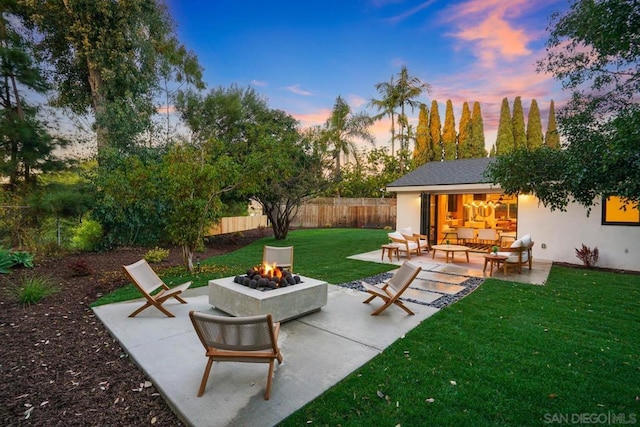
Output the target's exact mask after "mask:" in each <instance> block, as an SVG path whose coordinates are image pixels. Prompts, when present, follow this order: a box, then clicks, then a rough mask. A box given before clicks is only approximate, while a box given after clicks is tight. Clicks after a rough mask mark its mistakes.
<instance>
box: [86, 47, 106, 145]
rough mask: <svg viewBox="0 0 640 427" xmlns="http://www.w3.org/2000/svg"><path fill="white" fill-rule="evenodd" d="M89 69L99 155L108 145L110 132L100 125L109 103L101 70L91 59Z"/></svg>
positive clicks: (88, 63)
mask: <svg viewBox="0 0 640 427" xmlns="http://www.w3.org/2000/svg"><path fill="white" fill-rule="evenodd" d="M87 68H88V70H89V87H90V88H91V103H92V104H93V111H94V113H95V130H96V141H97V143H98V153H99V152H100V150H101V149H102V148H104V147H106V146H107V144H108V142H107V141H108V140H107V136H108V134H109V130H108V129H107V128H106V127H105V126H103V125H102V124H101V123H100V118H101V117H104V115H105V113H106V111H107V101H106V100H105V99H104V96H103V94H102V87H103V86H104V82H103V81H102V75H101V74H100V70H98V69H97V67H96V66H95V64H93V63H92V62H91V60H89V58H87Z"/></svg>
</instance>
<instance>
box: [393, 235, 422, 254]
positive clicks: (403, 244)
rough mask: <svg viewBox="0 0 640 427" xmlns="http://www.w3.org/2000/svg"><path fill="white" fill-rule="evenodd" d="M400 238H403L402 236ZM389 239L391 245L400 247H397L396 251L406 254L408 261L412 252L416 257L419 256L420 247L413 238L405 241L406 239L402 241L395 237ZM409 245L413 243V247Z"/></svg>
mask: <svg viewBox="0 0 640 427" xmlns="http://www.w3.org/2000/svg"><path fill="white" fill-rule="evenodd" d="M402 236H403V237H404V234H403V235H402ZM389 239H391V241H392V242H393V243H397V244H398V245H400V246H399V247H398V250H399V251H401V252H406V254H407V258H408V259H411V253H412V252H413V253H415V254H416V256H420V245H419V244H418V243H416V242H415V241H414V239H413V238H412V239H411V240H407V238H406V237H405V238H403V239H398V238H397V237H393V236H389ZM409 243H415V247H411V245H410V244H409Z"/></svg>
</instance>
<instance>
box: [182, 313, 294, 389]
mask: <svg viewBox="0 0 640 427" xmlns="http://www.w3.org/2000/svg"><path fill="white" fill-rule="evenodd" d="M189 317H190V318H191V322H192V323H193V327H194V329H195V330H196V334H197V335H198V338H199V339H200V342H201V343H202V345H203V346H204V348H205V352H206V353H205V355H206V357H207V358H208V360H207V365H206V367H205V369H204V374H203V376H202V381H201V382H200V388H199V389H198V397H201V396H202V395H203V394H204V391H205V388H206V386H207V381H208V380H209V373H210V372H211V367H212V365H213V362H214V361H218V362H246V363H268V364H269V376H268V377H267V388H266V390H265V393H264V399H265V400H269V398H270V396H271V384H272V381H273V370H274V361H275V360H277V361H278V364H280V363H282V360H283V358H282V354H281V353H280V349H279V348H278V334H279V332H280V322H274V321H273V318H272V316H271V315H270V314H265V315H261V316H249V317H224V316H214V315H212V314H206V313H201V312H197V311H193V310H192V311H190V312H189Z"/></svg>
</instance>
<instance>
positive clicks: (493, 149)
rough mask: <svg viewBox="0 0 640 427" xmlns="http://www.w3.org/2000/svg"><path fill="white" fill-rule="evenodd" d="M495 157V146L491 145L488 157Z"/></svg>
mask: <svg viewBox="0 0 640 427" xmlns="http://www.w3.org/2000/svg"><path fill="white" fill-rule="evenodd" d="M495 156H496V144H493V145H492V146H491V150H490V151H489V157H495Z"/></svg>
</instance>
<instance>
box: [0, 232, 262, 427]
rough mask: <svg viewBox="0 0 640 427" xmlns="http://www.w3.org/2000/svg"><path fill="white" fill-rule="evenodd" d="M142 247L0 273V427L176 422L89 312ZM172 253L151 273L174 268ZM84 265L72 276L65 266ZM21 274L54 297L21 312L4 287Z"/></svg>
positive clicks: (230, 243)
mask: <svg viewBox="0 0 640 427" xmlns="http://www.w3.org/2000/svg"><path fill="white" fill-rule="evenodd" d="M263 236H264V234H261V233H257V232H246V233H244V234H243V235H242V236H219V237H216V238H215V239H212V241H211V242H209V243H208V244H207V247H206V249H205V251H204V253H199V254H198V255H200V257H201V258H207V257H210V256H213V255H220V254H223V253H227V252H231V251H233V250H235V249H238V248H240V247H242V246H244V245H246V244H248V243H250V242H252V241H254V240H255V239H257V238H260V237H263ZM148 250H149V248H122V249H118V250H114V251H110V252H106V253H91V254H81V255H69V256H65V257H64V258H57V259H46V260H36V266H35V268H34V269H33V270H31V269H29V270H17V271H13V272H12V273H11V274H0V336H1V341H0V342H1V345H0V375H1V377H2V381H0V402H1V404H0V425H3V426H14V425H47V426H51V425H64V426H74V425H77V426H86V425H113V426H115V425H118V426H120V425H163V426H180V425H182V423H181V422H180V420H179V419H178V417H177V416H176V415H175V414H174V413H173V412H172V411H171V409H170V408H169V406H168V405H167V404H166V403H165V401H164V400H163V399H162V397H161V396H160V395H159V393H158V391H157V389H156V388H155V386H154V385H153V384H151V383H150V382H149V381H148V379H147V378H145V376H144V375H143V373H142V371H141V370H140V369H139V368H138V367H137V366H136V365H135V364H134V363H133V362H132V361H131V360H129V358H128V355H127V354H126V353H125V352H124V350H123V349H122V347H120V345H119V343H118V342H117V341H116V340H115V339H114V338H112V337H111V335H109V333H108V332H107V330H106V328H105V327H104V325H103V324H102V323H100V321H99V320H98V319H97V318H96V316H95V315H94V314H93V311H92V310H91V308H90V304H91V303H93V302H94V301H95V300H96V299H98V298H99V297H100V296H101V295H104V294H107V293H109V292H111V291H113V290H115V289H117V288H119V287H121V286H123V285H125V284H126V283H128V280H127V279H126V278H125V276H124V273H123V272H122V265H123V264H130V263H132V262H135V261H137V260H139V259H141V258H142V256H143V255H144V254H145V253H146V252H147V251H148ZM181 256H182V255H181V251H180V249H179V248H172V249H171V250H170V256H169V258H168V259H167V260H166V261H164V262H162V263H160V264H154V269H155V270H157V271H160V272H161V271H162V269H163V268H167V267H174V266H178V265H181V263H182V262H181V261H182V259H181ZM79 261H82V262H86V264H87V265H88V266H89V267H90V268H91V270H92V274H91V275H90V276H85V277H76V276H74V275H73V271H72V270H71V269H70V268H69V265H74V264H77V263H78V262H79ZM24 274H35V275H38V276H46V277H49V278H51V279H52V281H53V283H55V284H56V285H57V286H58V287H59V288H60V291H59V292H58V293H56V294H53V295H50V296H48V297H46V298H44V299H43V300H42V301H41V302H40V303H38V304H33V305H29V306H23V305H20V304H18V303H17V302H16V301H15V299H14V298H13V297H12V296H10V295H9V293H8V292H7V289H8V287H9V286H11V285H12V284H15V283H19V281H20V278H21V276H22V275H24Z"/></svg>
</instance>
